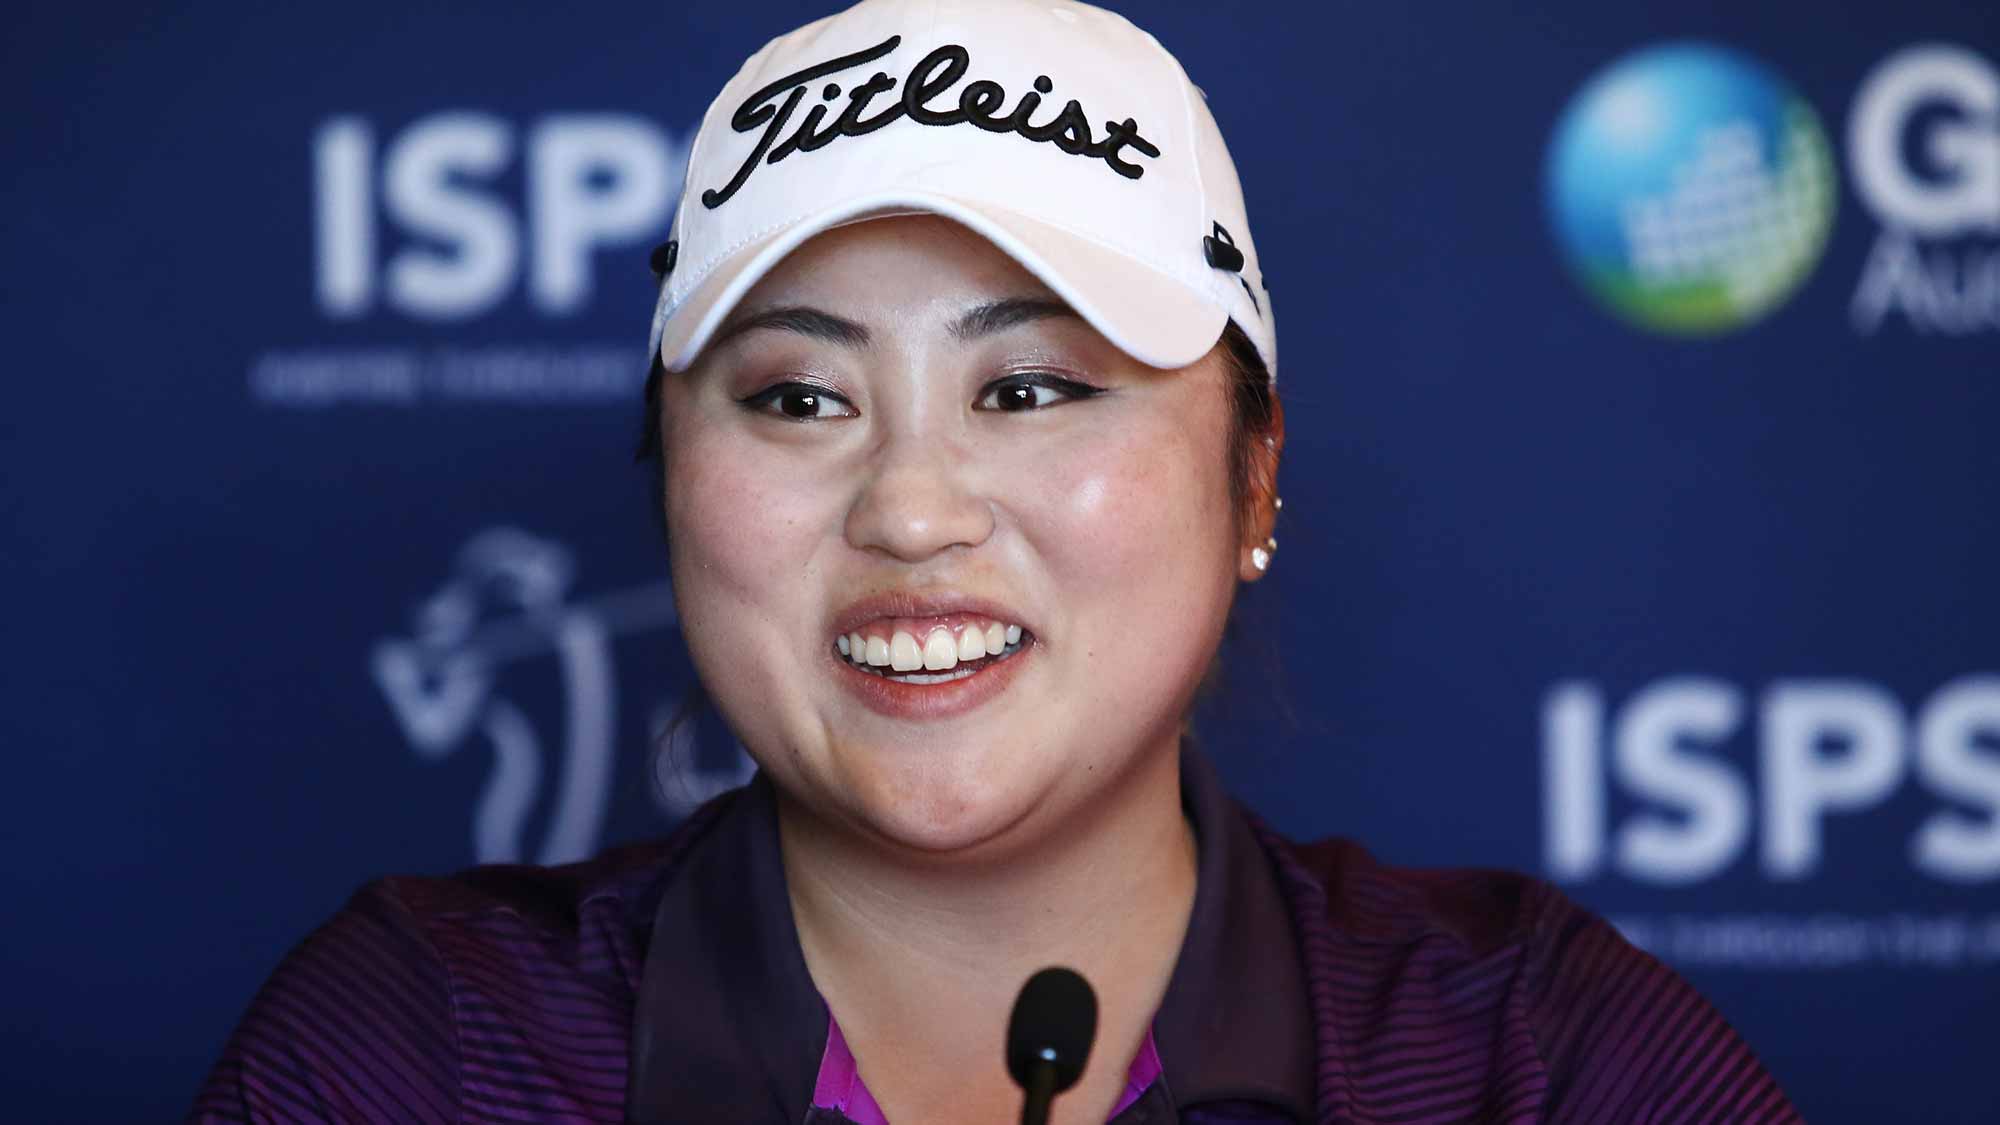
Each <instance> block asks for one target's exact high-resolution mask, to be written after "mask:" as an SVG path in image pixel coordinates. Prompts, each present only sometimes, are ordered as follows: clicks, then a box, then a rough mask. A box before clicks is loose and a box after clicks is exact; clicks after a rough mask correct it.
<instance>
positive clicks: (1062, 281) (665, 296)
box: [648, 0, 1278, 377]
mask: <svg viewBox="0 0 2000 1125" xmlns="http://www.w3.org/2000/svg"><path fill="white" fill-rule="evenodd" d="M913 213H915V214H936V215H941V216H944V217H946V218H949V219H952V220H954V221H956V222H958V223H962V224H963V225H965V226H967V227H970V228H971V229H972V230H974V231H976V232H978V233H979V234H980V235H982V236H984V237H985V238H986V239H988V240H989V241H991V242H992V243H993V244H994V245H995V246H997V247H999V248H1000V249H1001V250H1002V251H1004V252H1005V253H1007V254H1008V255H1009V256H1010V257H1012V258H1013V259H1014V260H1016V261H1018V262H1019V263H1021V265H1022V266H1023V267H1024V268H1026V269H1027V270H1028V272H1030V273H1032V274H1034V275H1035V276H1036V277H1037V278H1040V279H1041V281H1042V282H1043V283H1044V284H1046V285H1047V286H1048V287H1049V288H1050V289H1052V290H1054V291H1055V293H1056V294H1057V295H1058V296H1060V297H1061V298H1062V299H1063V300H1064V301H1066V302H1068V303H1069V305H1070V306H1071V307H1072V308H1074V309H1075V310H1076V311H1077V312H1078V313H1079V314H1080V315H1081V316H1083V318H1084V319H1085V320H1087V321H1088V322H1089V323H1090V324H1091V326H1092V327H1094V328H1096V329H1097V330H1098V331H1099V332H1101V333H1103V335H1104V336H1105V338H1106V339H1108V340H1110V341H1111V342H1112V343H1113V344H1115V345H1117V346H1118V348H1120V349H1121V350H1122V351H1124V352H1125V353H1126V354H1128V355H1130V356H1132V357H1133V358H1134V359H1137V360H1139V361H1140V362H1142V363H1146V364H1150V365H1152V366H1155V367H1167V368H1172V367H1184V366H1186V365H1188V364H1190V363H1193V362H1194V361H1196V360H1197V359H1200V358H1201V357H1202V356H1203V355H1205V354H1207V352H1208V350H1209V349H1210V348H1211V347H1213V346H1214V345H1215V342H1216V340H1217V339H1219V338H1220V337H1221V335H1222V331H1223V328H1224V325H1225V323H1226V322H1227V321H1229V320H1234V321H1235V322H1236V323H1237V325H1238V326H1240V327H1241V328H1242V330H1243V332H1244V333H1245V334H1246V335H1247V336H1248V337H1249V338H1250V340H1251V341H1252V342H1253V343H1254V344H1255V345H1256V347H1257V352H1258V354H1259V355H1260V356H1262V357H1263V360H1264V364H1265V367H1266V368H1267V369H1268V370H1269V371H1270V372H1271V373H1272V375H1273V376H1274V377H1275V375H1276V372H1277V367H1278V364H1277V333H1276V331H1275V328H1274V325H1273V322H1272V319H1271V300H1270V295H1269V293H1268V292H1266V290H1265V288H1264V273H1263V269H1262V268H1261V265H1260V263H1259V259H1258V257H1257V251H1256V249H1255V244H1254V243H1253V242H1252V240H1251V237H1250V222H1249V218H1248V216H1247V215H1246V214H1245V211H1244V207H1243V189H1242V185H1241V184H1239V183H1238V182H1237V178H1236V167H1235V165H1234V164H1233V163H1232V162H1231V161H1230V159H1229V150H1228V149H1227V148H1226V147H1224V145H1223V143H1222V133H1221V132H1220V130H1218V129H1217V127H1216V124H1215V119H1214V118H1213V117H1212V116H1210V114H1209V112H1208V106H1207V104H1206V99H1205V98H1204V96H1203V95H1202V93H1201V91H1200V90H1198V89H1196V88H1195V85H1194V84H1193V83H1192V82H1190V81H1189V80H1188V77H1187V73H1186V72H1185V71H1183V70H1182V69H1181V66H1180V64H1179V63H1178V62H1176V61H1175V60H1174V57H1173V56H1172V55H1169V54H1168V53H1167V51H1166V49H1165V48H1164V47H1162V46H1160V44H1159V41H1158V40H1156V39H1154V38H1153V37H1152V36H1151V35H1149V34H1147V33H1146V32H1144V31H1141V30H1140V29H1139V28H1137V27H1134V26H1133V25H1132V24H1131V23H1130V22H1129V21H1128V20H1126V19H1125V18H1124V17H1123V16H1120V15H1117V14H1116V13H1113V12H1107V11H1105V10H1103V9H1101V8H1094V7H1091V6H1090V5H1087V4H1078V3H1073V2H1071V0H862V2H861V3H859V4H856V5H854V6H853V7H851V8H849V9H847V10H846V11H844V12H841V13H839V14H837V15H832V16H828V17H826V18H825V19H822V20H818V21H816V22H814V23H811V24H808V25H806V26H805V27H802V28H799V29H798V30H797V31H794V32H791V33H790V34H788V35H783V36H780V37H778V38H776V39H773V40H772V41H771V42H770V43H768V44H766V45H765V46H764V49H763V50H761V51H758V52H757V53H756V54H755V55H752V56H751V57H750V59H749V61H748V62H745V63H744V64H743V68H742V69H741V70H740V71H738V72H737V74H736V77H734V78H732V79H731V80H730V81H729V84H728V85H727V86H725V87H723V90H722V93H721V94H720V95H718V96H717V97H716V99H715V101H714V103H713V104H711V105H710V106H709V107H708V112H707V114H705V115H704V116H703V118H702V123H701V130H700V132H699V133H697V134H696V136H695V140H694V145H693V148H692V149H691V150H690V152H689V155H688V163H687V182H686V185H685V190H684V191H683V192H682V195H681V201H680V206H679V208H678V209H677V210H676V212H675V214H674V224H673V231H672V234H671V236H670V240H669V241H668V242H666V243H665V244H663V245H662V246H661V247H660V248H659V249H658V250H657V251H655V253H654V268H655V270H656V271H657V272H660V273H661V274H662V275H663V279H662V284H661V286H660V297H659V304H658V306H657V307H656V308H655V310H654V313H653V327H652V340H651V343H650V347H649V349H648V350H649V352H650V353H652V354H657V355H658V356H659V357H660V360H661V362H662V363H663V364H664V365H665V366H666V368H667V370H669V371H681V370H684V369H686V368H687V366H688V365H689V364H691V363H693V362H694V360H695V357H696V356H698V355H699V354H700V353H701V350H702V348H703V347H704V346H706V344H707V343H708V340H709V338H710V337H711V336H712V335H713V334H714V332H715V331H716V329H717V328H718V327H719V326H720V325H721V324H722V322H723V320H724V318H726V317H727V316H728V315H729V312H730V310H731V309H732V308H734V307H735V305H736V302H737V301H739V300H740V299H742V297H743V295H744V294H745V293H746V292H748V291H749V290H750V288H751V287H752V286H754V285H755V284H756V283H757V282H758V280H759V279H761V278H762V277H763V276H764V275H765V274H766V273H767V272H769V271H770V269H771V268H772V267H773V266H775V265H776V264H777V263H778V262H779V261H780V260H782V259H783V258H784V256H785V255H786V254H788V253H790V252H791V251H792V250H793V249H795V248H797V247H798V246H799V245H800V244H801V243H803V242H805V241H806V240H807V239H809V238H811V237H812V236H814V235H816V234H819V233H821V232H823V231H825V230H828V229H830V228H832V227H836V226H840V225H842V224H845V223H851V222H856V221H859V220H862V219H867V218H876V217H881V216H885V215H900V214H913Z"/></svg>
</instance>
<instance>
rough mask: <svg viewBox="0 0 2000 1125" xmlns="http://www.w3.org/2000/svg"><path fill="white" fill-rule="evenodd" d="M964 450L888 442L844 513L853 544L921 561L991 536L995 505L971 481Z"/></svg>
mask: <svg viewBox="0 0 2000 1125" xmlns="http://www.w3.org/2000/svg"><path fill="white" fill-rule="evenodd" d="M973 476H974V473H973V472H972V471H971V469H970V467H969V465H968V463H967V458H966V454H965V451H964V450H962V449H958V448H956V447H955V446H953V445H951V444H950V443H947V442H942V441H939V440H937V439H936V438H935V437H934V436H919V435H916V434H902V435H898V436H895V437H892V438H890V439H888V440H886V441H885V442H884V443H883V444H882V445H881V446H880V447H879V448H878V449H877V450H876V451H875V454H874V456H873V457H872V459H871V460H870V462H869V465H868V471H867V473H866V475H865V477H864V478H863V479H862V482H861V489H860V491H859V492H858V493H857V494H856V495H855V497H854V503H853V505H852V506H850V507H849V508H848V510H847V524H846V528H845V533H846V536H847V542H848V544H849V545H850V546H853V547H856V548H858V549H860V550H867V551H879V552H882V553H884V554H887V555H890V556H892V557H894V558H896V559H900V560H902V561H904V562H921V561H923V560H924V559H928V558H930V557H931V556H932V555H935V554H937V553H939V552H940V551H945V550H948V549H950V548H952V547H976V546H978V545H979V544H981V543H984V542H985V541H986V540H987V537H989V536H991V535H992V534H993V508H992V505H991V504H989V503H988V500H987V497H986V496H985V495H984V493H983V492H982V490H980V489H979V488H978V487H977V486H976V485H975V484H974V483H973V480H972V478H973Z"/></svg>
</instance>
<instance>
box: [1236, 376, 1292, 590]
mask: <svg viewBox="0 0 2000 1125" xmlns="http://www.w3.org/2000/svg"><path fill="white" fill-rule="evenodd" d="M1284 452H1285V406H1284V403H1283V402H1281V401H1280V400H1279V399H1278V396H1277V394H1276V392H1273V393H1272V395H1271V428H1270V429H1269V430H1268V431H1266V432H1265V433H1264V434H1263V435H1261V436H1258V437H1252V438H1251V439H1250V476H1249V480H1248V482H1247V483H1248V484H1249V488H1247V489H1245V490H1244V493H1243V511H1242V512H1241V513H1239V515H1238V518H1237V521H1236V523H1237V526H1238V527H1241V528H1242V529H1243V542H1242V543H1241V544H1239V545H1238V548H1237V562H1236V576H1237V577H1238V578H1240V579H1242V580H1243V581H1245V582H1255V581H1257V580H1258V579H1259V578H1262V577H1264V574H1265V572H1266V570H1267V569H1268V566H1269V563H1270V561H1271V556H1272V555H1273V554H1274V553H1275V551H1276V549H1275V548H1274V547H1273V546H1272V543H1273V541H1274V540H1273V535H1274V529H1275V528H1276V527H1277V525H1278V459H1279V457H1280V456H1281V455H1282V454H1283V453H1284ZM1260 554H1261V557H1262V558H1263V559H1264V561H1265V563H1266V566H1263V567H1260V566H1258V565H1257V561H1256V560H1257V559H1258V558H1259V557H1260Z"/></svg>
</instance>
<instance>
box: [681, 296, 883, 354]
mask: <svg viewBox="0 0 2000 1125" xmlns="http://www.w3.org/2000/svg"><path fill="white" fill-rule="evenodd" d="M759 328H776V329H779V330H781V331H784V332H796V333H798V334H799V335H801V336H810V337H812V338H813V339H815V340H824V341H826V342H827V343H829V344H840V345H843V346H845V347H850V348H864V347H867V346H868V338H869V337H868V326H867V325H864V324H856V323H855V322H854V321H851V320H848V319H847V318H846V317H841V316H835V315H833V314H832V313H830V312H826V311H825V310H823V309H816V308H812V307H811V306H808V305H780V306H778V307H777V308H772V309H765V310H763V311H762V312H756V313H752V314H750V315H749V316H746V317H743V318H742V319H740V320H735V321H731V322H730V323H728V324H725V325H723V326H722V329H721V330H720V331H718V332H717V333H716V334H715V339H713V340H710V341H709V343H708V346H709V347H711V348H719V347H721V346H722V345H724V344H726V343H728V342H729V341H731V340H734V339H735V338H736V337H738V336H741V335H743V334H744V333H746V332H751V331H754V330H756V329H759Z"/></svg>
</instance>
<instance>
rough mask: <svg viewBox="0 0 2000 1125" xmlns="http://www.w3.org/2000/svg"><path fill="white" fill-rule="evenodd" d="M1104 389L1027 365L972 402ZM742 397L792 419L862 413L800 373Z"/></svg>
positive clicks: (1000, 409) (1059, 401) (1032, 407)
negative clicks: (1029, 369)
mask: <svg viewBox="0 0 2000 1125" xmlns="http://www.w3.org/2000/svg"><path fill="white" fill-rule="evenodd" d="M1103 393H1105V392H1104V388H1102V387H1096V386H1092V385H1091V384H1089V383H1085V382H1082V381H1081V380H1078V379H1072V378H1069V377H1068V376H1064V375H1058V374H1056V373H1055V372H1052V371H1022V372H1016V373H1013V374H1009V375H1003V376H1001V377H1000V378H998V379H994V380H993V381H991V382H989V383H987V384H986V385H985V386H984V387H981V388H980V390H979V396H978V397H977V398H975V399H974V400H973V403H972V407H973V409H975V410H981V411H990V412H993V413H1000V414H1025V413H1032V412H1034V411H1038V410H1049V409H1052V408H1054V407H1057V406H1062V405H1064V404H1066V403H1071V402H1081V401H1084V400H1086V399H1092V398H1096V397H1097V396H1098V395H1101V394H1103ZM736 401H737V404H738V405H740V406H742V407H743V408H744V409H746V410H749V411H751V412H753V413H759V414H767V415H770V416H772V417H774V418H777V419H780V420H782V421H787V422H821V421H830V420H833V419H838V418H857V417H860V415H861V412H860V411H859V410H857V409H855V407H854V404H853V403H852V402H851V401H849V400H848V398H847V396H845V395H843V394H841V393H840V392H839V391H836V390H834V389H833V388H831V387H828V386H826V385H824V384H821V383H815V382H808V381H805V380H799V379H791V380H786V381H785V382H782V383H774V384H772V385H771V386H768V387H765V388H764V389H763V390H760V391H757V392H755V393H754V394H750V395H746V396H744V397H742V398H739V399H737V400H736Z"/></svg>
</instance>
